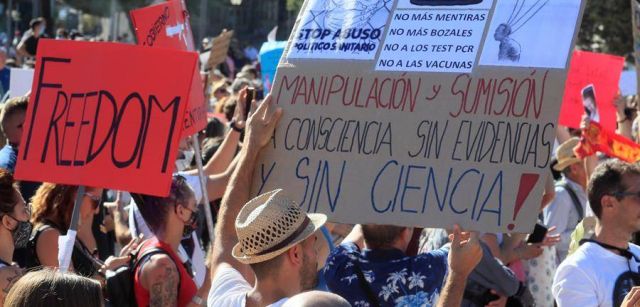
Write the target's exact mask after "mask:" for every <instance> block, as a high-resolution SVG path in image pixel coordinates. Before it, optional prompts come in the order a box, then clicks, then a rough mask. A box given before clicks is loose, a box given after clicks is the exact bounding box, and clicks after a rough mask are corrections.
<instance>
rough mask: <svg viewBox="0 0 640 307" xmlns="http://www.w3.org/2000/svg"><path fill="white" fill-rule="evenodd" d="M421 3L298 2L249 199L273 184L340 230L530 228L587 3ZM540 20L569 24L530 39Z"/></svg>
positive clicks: (561, 0) (361, 0)
mask: <svg viewBox="0 0 640 307" xmlns="http://www.w3.org/2000/svg"><path fill="white" fill-rule="evenodd" d="M413 2H415V3H420V4H413ZM428 3H431V1H409V0H393V1H374V0H357V1H356V0H343V1H329V0H307V1H306V2H305V4H304V6H303V8H302V10H301V12H300V14H301V15H300V16H299V17H298V22H297V23H296V25H295V27H294V29H293V32H292V35H291V39H290V41H289V45H288V46H287V50H285V53H284V56H283V59H282V61H281V62H280V65H279V67H278V72H277V74H276V79H275V81H274V84H273V88H272V91H271V94H272V96H273V98H274V101H275V102H276V103H277V104H278V105H279V106H280V107H282V108H283V109H284V114H283V117H282V119H281V121H280V123H279V125H278V127H277V129H276V133H275V136H274V139H273V143H272V144H271V145H269V146H267V148H266V149H265V150H264V152H263V153H262V155H261V160H260V161H259V163H258V164H257V169H256V173H255V176H254V183H253V189H252V191H253V193H254V194H258V193H262V192H266V191H269V190H272V189H275V188H284V189H285V190H286V191H287V192H288V194H290V196H291V197H292V198H293V199H294V200H295V201H296V202H298V204H299V205H300V207H301V208H303V209H304V210H306V211H308V212H322V213H325V214H327V215H328V216H329V219H330V220H331V221H334V222H339V223H351V224H352V223H374V224H394V225H404V226H422V227H451V226H452V224H454V223H458V224H460V225H461V226H462V227H463V228H465V229H473V230H479V231H487V232H499V233H501V232H528V231H530V230H531V229H532V228H533V225H534V223H535V220H536V216H537V215H538V213H539V209H540V200H541V197H542V192H543V188H544V178H545V177H546V174H547V172H548V168H549V163H550V154H551V152H552V150H553V142H554V138H555V128H556V123H557V118H558V113H559V111H560V105H559V103H558V101H560V100H561V98H562V94H563V92H564V82H565V80H566V76H567V70H566V68H567V66H568V62H569V58H570V55H571V54H570V51H569V50H571V47H572V46H573V42H574V41H575V39H576V36H577V31H576V29H577V28H579V25H580V21H581V16H582V10H583V9H584V4H585V1H580V0H558V1H542V2H541V1H537V2H536V1H534V2H526V4H524V8H522V13H516V12H515V11H514V2H513V1H508V0H497V1H492V0H484V1H481V2H480V3H479V4H473V5H438V6H435V5H429V4H428ZM438 3H439V4H442V1H438ZM540 5H542V6H540ZM516 11H517V9H516ZM510 12H513V16H510ZM524 12H530V13H527V14H525V13H524ZM535 12H539V13H537V14H536V13H535ZM383 15H384V16H383ZM492 16H493V17H492ZM571 16H574V17H573V18H571ZM548 18H553V19H552V20H547V19H548ZM510 19H511V20H510ZM560 19H561V20H560ZM426 21H428V22H426ZM437 21H442V22H440V23H438V22H437ZM547 23H549V24H551V25H553V26H555V27H558V26H563V27H569V30H567V31H555V32H554V31H548V32H546V36H545V37H543V38H540V37H538V36H537V35H533V36H531V35H529V34H531V33H534V32H536V31H539V30H540V28H541V26H540V25H544V24H547ZM502 24H504V25H506V26H509V27H512V30H515V29H516V28H515V27H517V26H519V28H518V31H515V32H512V35H508V34H505V32H504V29H503V28H504V26H503V27H501V26H500V25H502ZM377 29H379V32H380V33H382V34H380V36H378V35H377V33H378V31H377ZM400 29H403V30H400ZM545 29H546V28H545ZM374 30H375V33H376V34H375V35H374V34H373V33H374ZM392 30H393V33H392ZM478 32H480V33H478ZM496 32H500V33H498V34H499V35H496ZM507 32H508V31H507ZM480 34H481V35H480ZM365 36H366V37H365ZM531 37H534V38H535V39H532V38H531ZM496 38H499V39H500V40H496ZM513 41H517V42H518V44H519V45H520V46H521V48H520V49H518V50H515V49H513V48H512V47H513V45H509V44H513ZM334 43H335V48H334V46H333V44H334ZM358 44H359V45H358ZM365 44H366V45H367V46H366V48H365V46H364V45H365ZM505 44H506V46H505ZM538 44H543V45H545V46H547V49H549V50H544V52H545V53H544V54H541V53H539V52H540V51H539V49H538V48H533V47H532V48H529V46H534V45H536V46H537V45H538ZM567 46H568V47H567ZM496 48H497V49H496ZM395 51H397V52H398V53H394V52H395ZM516 51H517V52H516ZM534 52H537V54H535V53H534ZM485 53H486V54H487V57H486V59H485V61H484V62H483V61H482V60H479V59H480V58H481V57H480V55H481V54H483V55H484V54H485ZM547 54H554V58H553V60H548V57H547ZM489 55H491V56H489ZM518 59H520V60H522V61H523V62H524V64H526V65H522V64H523V63H522V62H519V60H518ZM560 61H564V65H562V67H560V68H558V67H557V66H558V65H557V63H558V62H560ZM497 64H500V65H497ZM469 65H470V66H471V67H470V68H469V67H468V66H469ZM523 66H525V67H523ZM462 70H463V71H469V72H468V73H459V71H462Z"/></svg>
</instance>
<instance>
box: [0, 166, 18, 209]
mask: <svg viewBox="0 0 640 307" xmlns="http://www.w3.org/2000/svg"><path fill="white" fill-rule="evenodd" d="M18 193H19V192H18V183H17V182H16V181H15V180H14V179H13V174H11V172H9V171H8V170H6V169H3V168H0V216H3V215H5V214H11V213H13V208H14V207H15V206H16V204H17V203H18Z"/></svg>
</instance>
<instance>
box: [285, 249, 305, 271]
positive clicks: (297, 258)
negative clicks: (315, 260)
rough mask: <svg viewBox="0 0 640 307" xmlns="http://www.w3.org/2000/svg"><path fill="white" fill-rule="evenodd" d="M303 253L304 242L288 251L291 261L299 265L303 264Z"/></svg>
mask: <svg viewBox="0 0 640 307" xmlns="http://www.w3.org/2000/svg"><path fill="white" fill-rule="evenodd" d="M302 253H303V250H302V244H301V243H298V244H296V245H294V246H293V247H291V248H290V249H289V250H288V251H287V257H288V258H289V261H291V263H293V264H294V265H297V266H299V265H302V258H303V255H302Z"/></svg>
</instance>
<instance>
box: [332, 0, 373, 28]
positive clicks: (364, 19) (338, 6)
mask: <svg viewBox="0 0 640 307" xmlns="http://www.w3.org/2000/svg"><path fill="white" fill-rule="evenodd" d="M384 5H385V1H377V0H360V1H351V0H330V1H327V2H325V5H324V9H325V11H326V15H325V18H324V23H325V27H327V28H329V29H332V30H339V29H342V28H362V27H364V26H365V25H366V24H367V23H368V22H369V20H370V19H371V18H372V17H373V15H375V14H376V13H377V12H378V10H380V9H382V8H383V7H384Z"/></svg>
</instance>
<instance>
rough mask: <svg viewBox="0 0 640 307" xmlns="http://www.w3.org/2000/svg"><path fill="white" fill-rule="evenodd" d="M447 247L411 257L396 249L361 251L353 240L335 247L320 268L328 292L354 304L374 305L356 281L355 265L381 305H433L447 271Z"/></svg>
mask: <svg viewBox="0 0 640 307" xmlns="http://www.w3.org/2000/svg"><path fill="white" fill-rule="evenodd" d="M447 255H448V248H443V249H438V250H435V251H431V252H429V253H425V254H420V255H417V256H414V257H409V256H407V255H405V254H404V253H403V252H402V251H400V250H397V249H392V250H368V249H365V250H363V251H362V252H360V250H359V249H358V246H356V245H355V244H354V243H344V244H342V245H340V246H338V247H337V248H336V249H334V250H333V251H332V252H331V254H330V255H329V257H328V258H327V262H326V265H325V267H324V269H323V273H324V277H325V279H326V282H327V285H328V286H329V289H330V290H331V292H333V293H336V294H338V295H340V296H342V297H344V298H345V299H346V300H347V301H349V303H351V305H353V306H354V307H367V306H373V304H371V303H370V302H369V300H368V298H367V295H366V294H365V291H364V290H363V289H362V287H361V286H360V283H359V282H358V277H357V274H356V271H355V270H354V266H355V265H358V266H359V267H360V269H361V270H362V272H363V275H364V277H365V279H366V280H367V282H368V283H369V285H370V287H371V289H372V290H373V292H374V294H376V295H377V299H378V302H379V303H380V306H402V307H404V306H407V307H408V306H422V307H430V306H435V304H436V302H437V300H438V297H439V295H440V290H441V288H442V285H443V283H444V279H445V275H446V274H447Z"/></svg>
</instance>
